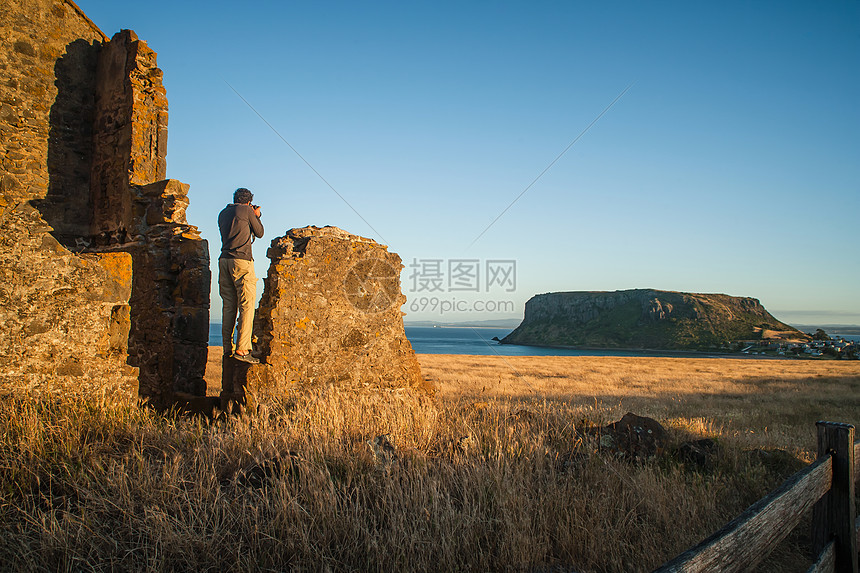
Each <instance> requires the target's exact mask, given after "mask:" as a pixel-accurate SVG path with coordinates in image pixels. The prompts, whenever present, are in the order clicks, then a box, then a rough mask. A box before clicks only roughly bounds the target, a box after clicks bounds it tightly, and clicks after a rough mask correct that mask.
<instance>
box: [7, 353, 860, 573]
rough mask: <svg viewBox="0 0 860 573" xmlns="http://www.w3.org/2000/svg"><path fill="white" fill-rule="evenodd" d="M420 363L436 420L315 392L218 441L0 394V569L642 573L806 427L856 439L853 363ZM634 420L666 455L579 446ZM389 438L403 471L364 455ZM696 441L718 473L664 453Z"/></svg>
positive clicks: (186, 422)
mask: <svg viewBox="0 0 860 573" xmlns="http://www.w3.org/2000/svg"><path fill="white" fill-rule="evenodd" d="M212 350H213V354H214V355H215V356H217V352H218V351H219V350H220V349H212ZM419 360H420V362H421V366H422V369H423V372H424V374H425V376H426V377H427V378H429V379H431V380H433V381H434V382H435V383H436V384H437V386H438V388H439V391H438V395H437V397H436V399H435V400H430V399H428V398H426V397H425V396H422V395H417V394H413V393H411V392H409V391H384V392H381V391H377V392H369V391H364V390H363V391H352V390H346V389H336V388H315V389H311V390H308V391H306V392H302V393H294V394H291V395H289V396H285V397H284V399H283V400H281V401H278V402H275V403H269V404H267V405H266V407H265V408H264V409H263V410H262V411H260V412H258V413H257V414H256V415H254V416H243V417H234V418H231V419H229V420H220V421H207V420H205V419H201V418H186V417H182V416H164V415H161V414H158V413H156V412H153V411H151V410H149V409H146V408H140V407H139V406H138V405H137V403H136V400H135V397H134V396H133V395H129V394H128V392H123V391H121V390H120V389H117V390H116V391H105V392H99V393H97V394H87V393H84V392H82V391H75V390H74V389H70V390H68V391H66V392H64V393H59V394H55V395H47V394H45V395H29V396H21V395H14V394H13V393H12V392H11V389H0V390H2V393H3V394H4V400H3V401H0V432H2V436H3V439H2V443H0V563H3V564H4V569H8V570H13V571H14V570H19V571H31V570H52V571H53V570H194V571H197V570H213V571H214V570H217V571H240V570H241V571H245V570H313V571H317V570H318V571H352V570H370V571H391V570H415V571H450V570H477V569H486V570H516V571H546V570H551V569H552V568H554V567H556V568H558V569H555V570H559V571H562V570H563V571H569V570H571V568H574V569H575V570H576V571H581V572H586V571H648V570H650V569H652V568H653V567H655V566H657V565H659V564H660V563H662V562H663V561H665V560H666V559H668V558H670V557H672V556H674V555H675V554H677V553H679V552H680V551H682V550H683V549H686V548H687V547H688V546H690V545H692V544H694V543H696V542H697V541H699V540H700V539H702V538H703V537H705V536H707V535H708V534H710V533H711V532H713V531H714V530H716V529H717V528H719V527H720V526H722V525H723V524H724V523H725V522H727V521H729V520H730V519H731V518H732V517H734V516H735V515H737V514H738V513H740V512H741V511H742V510H743V509H744V508H745V507H746V506H748V505H749V504H751V503H752V502H754V501H755V500H756V499H758V498H759V497H761V496H762V495H764V494H766V493H767V492H768V491H769V490H771V489H772V488H773V487H775V486H777V485H778V484H779V483H780V482H781V481H782V480H783V479H785V478H786V477H787V476H788V475H790V474H791V473H793V472H794V471H796V470H797V469H798V468H799V467H802V466H803V464H804V463H806V462H808V461H810V460H811V459H812V455H813V450H814V448H815V437H814V435H815V430H814V422H815V421H816V420H817V419H830V420H836V421H843V422H850V423H855V424H856V423H857V422H858V421H860V398H858V396H860V393H858V390H860V363H858V362H838V361H829V362H825V361H790V360H780V361H778V360H731V359H695V358H609V357H600V358H583V357H540V358H537V357H516V358H500V357H476V356H436V355H421V356H419ZM210 364H213V369H212V370H211V371H209V372H208V373H207V378H211V379H212V380H210V382H212V381H215V380H217V376H218V374H217V371H216V368H217V361H216V362H214V363H210ZM210 391H212V392H214V393H217V386H216V384H211V383H210ZM627 411H632V412H635V413H637V414H640V415H645V416H651V417H654V418H656V419H657V420H658V421H660V422H661V423H662V424H663V425H664V426H666V427H667V429H668V430H669V439H670V442H671V443H670V444H669V447H667V448H666V453H665V454H663V455H661V456H658V457H657V458H655V459H652V460H649V461H645V462H641V461H640V462H632V461H629V460H624V459H619V458H617V457H616V456H613V455H611V454H607V453H605V452H601V451H598V448H597V443H596V441H595V439H594V438H592V437H591V436H590V435H588V434H583V433H581V432H580V431H578V430H580V429H582V428H583V427H585V426H588V425H591V424H605V423H607V422H610V421H614V420H617V419H619V418H620V417H621V416H622V415H623V414H624V413H625V412H627ZM381 434H387V435H388V436H389V438H390V440H391V441H392V442H393V443H394V446H395V447H396V452H395V453H393V454H387V453H385V452H381V453H380V454H379V455H375V454H374V453H373V452H372V449H371V447H370V446H369V445H368V441H372V440H373V439H374V438H375V437H376V436H379V435H381ZM700 437H711V438H714V439H715V440H716V442H717V443H718V445H719V450H718V453H717V454H716V457H715V458H714V460H713V463H712V464H710V465H708V466H698V465H696V464H692V463H690V462H687V461H684V460H683V459H682V458H680V457H679V456H677V455H675V454H673V450H674V448H673V446H676V445H678V444H680V443H681V442H684V441H686V440H689V439H691V438H700ZM776 449H779V450H783V452H782V453H778V452H775V451H774V450H776ZM806 543H808V531H807V530H806V529H805V528H804V527H803V526H802V527H801V528H799V529H798V530H797V532H796V533H794V534H792V536H791V537H790V538H789V539H788V540H787V541H786V542H785V543H783V544H782V546H781V547H780V548H779V550H778V551H777V552H776V553H775V554H774V557H773V558H772V560H771V561H770V562H768V563H765V564H764V565H763V566H762V567H761V568H760V570H761V571H803V570H805V568H806V567H807V566H808V564H809V561H808V555H807V554H806Z"/></svg>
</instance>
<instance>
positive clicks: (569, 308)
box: [502, 289, 807, 350]
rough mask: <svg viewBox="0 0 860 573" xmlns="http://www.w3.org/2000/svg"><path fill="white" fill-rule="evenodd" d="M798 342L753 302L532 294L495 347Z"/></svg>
mask: <svg viewBox="0 0 860 573" xmlns="http://www.w3.org/2000/svg"><path fill="white" fill-rule="evenodd" d="M805 338H807V336H806V335H805V334H803V333H802V332H800V331H798V330H796V329H795V328H793V327H791V326H788V325H787V324H784V323H782V322H780V321H779V320H777V319H776V318H774V317H773V316H772V315H771V314H770V313H769V312H767V310H765V308H764V307H763V306H762V305H761V303H760V302H759V301H758V300H756V299H753V298H745V297H733V296H729V295H725V294H694V293H681V292H672V291H659V290H653V289H637V290H626V291H615V292H562V293H547V294H541V295H537V296H534V297H532V298H531V299H530V300H529V301H528V302H527V303H526V310H525V318H524V319H523V322H522V324H520V326H519V327H517V328H516V329H515V330H514V331H513V332H512V333H511V334H509V335H508V336H506V337H505V338H504V339H503V340H502V343H504V344H528V345H547V346H586V347H595V348H643V349H645V348H647V349H664V350H698V349H713V348H727V347H731V346H732V345H734V344H736V343H737V342H739V341H750V340H762V339H774V340H787V339H796V340H802V339H805Z"/></svg>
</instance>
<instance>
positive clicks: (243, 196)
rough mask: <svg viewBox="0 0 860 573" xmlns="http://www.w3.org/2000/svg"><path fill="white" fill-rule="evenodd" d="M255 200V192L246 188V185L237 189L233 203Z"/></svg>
mask: <svg viewBox="0 0 860 573" xmlns="http://www.w3.org/2000/svg"><path fill="white" fill-rule="evenodd" d="M253 200H254V194H253V193H251V192H250V191H248V190H247V189H245V188H244V187H239V188H238V189H236V192H235V193H233V203H238V204H242V205H244V204H246V203H250V202H251V201H253Z"/></svg>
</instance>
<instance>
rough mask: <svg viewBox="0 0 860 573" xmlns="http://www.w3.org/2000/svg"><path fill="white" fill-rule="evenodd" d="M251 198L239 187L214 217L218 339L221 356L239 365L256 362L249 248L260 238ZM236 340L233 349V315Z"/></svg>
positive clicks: (257, 212)
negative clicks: (218, 239)
mask: <svg viewBox="0 0 860 573" xmlns="http://www.w3.org/2000/svg"><path fill="white" fill-rule="evenodd" d="M253 200H254V195H253V194H252V193H251V192H250V191H248V190H247V189H245V188H243V187H240V188H239V189H236V192H235V193H233V203H232V204H230V205H227V206H226V207H225V208H224V210H223V211H221V213H220V214H219V215H218V228H219V229H220V230H221V256H220V257H219V258H218V290H219V292H220V293H221V300H222V301H223V307H222V313H221V320H222V323H223V324H222V327H221V335H222V337H223V338H224V343H223V344H224V354H227V355H232V356H233V358H236V359H237V360H242V361H243V362H251V363H255V362H259V360H257V359H256V358H254V357H253V356H251V331H252V330H253V327H254V303H255V302H256V300H257V276H256V275H255V274H254V256H253V254H252V253H251V245H252V244H253V242H254V238H260V237H262V236H263V224H262V223H261V222H260V207H258V206H257V205H251V201H253ZM237 312H238V319H239V340H238V342H236V346H235V349H234V347H233V332H234V331H235V329H236V314H237Z"/></svg>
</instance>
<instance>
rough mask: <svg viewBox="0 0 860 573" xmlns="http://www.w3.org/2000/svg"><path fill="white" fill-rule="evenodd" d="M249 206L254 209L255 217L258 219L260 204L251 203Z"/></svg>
mask: <svg viewBox="0 0 860 573" xmlns="http://www.w3.org/2000/svg"><path fill="white" fill-rule="evenodd" d="M251 207H252V208H253V209H254V215H256V216H257V218H258V219H259V218H260V213H261V212H262V211H260V206H259V205H251Z"/></svg>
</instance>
